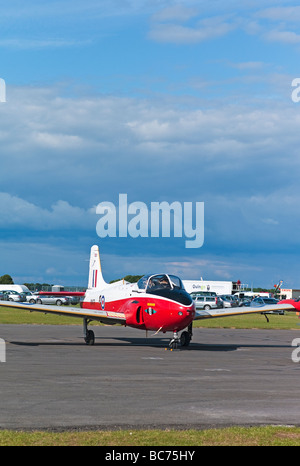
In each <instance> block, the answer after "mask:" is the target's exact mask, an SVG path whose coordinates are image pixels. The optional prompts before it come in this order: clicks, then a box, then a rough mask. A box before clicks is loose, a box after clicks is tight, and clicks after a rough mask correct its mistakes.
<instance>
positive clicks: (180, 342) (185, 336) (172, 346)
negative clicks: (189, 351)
mask: <svg viewBox="0 0 300 466" xmlns="http://www.w3.org/2000/svg"><path fill="white" fill-rule="evenodd" d="M192 336H193V323H191V324H190V325H189V326H188V329H187V331H186V330H185V331H184V332H182V334H181V335H180V337H179V336H178V332H177V330H174V331H173V338H172V339H171V340H170V343H169V348H166V349H169V350H171V351H173V350H176V349H178V347H183V346H189V344H190V341H191V339H192Z"/></svg>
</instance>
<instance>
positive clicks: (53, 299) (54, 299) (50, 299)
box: [29, 295, 69, 306]
mask: <svg viewBox="0 0 300 466" xmlns="http://www.w3.org/2000/svg"><path fill="white" fill-rule="evenodd" d="M29 302H30V303H32V302H35V303H37V304H56V305H57V306H62V305H63V304H69V299H68V298H67V297H66V296H50V295H34V297H33V296H31V297H30V300H29Z"/></svg>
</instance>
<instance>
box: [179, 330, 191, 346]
mask: <svg viewBox="0 0 300 466" xmlns="http://www.w3.org/2000/svg"><path fill="white" fill-rule="evenodd" d="M190 341H191V336H190V334H189V332H186V331H185V332H182V334H181V335H180V344H181V346H189V344H190Z"/></svg>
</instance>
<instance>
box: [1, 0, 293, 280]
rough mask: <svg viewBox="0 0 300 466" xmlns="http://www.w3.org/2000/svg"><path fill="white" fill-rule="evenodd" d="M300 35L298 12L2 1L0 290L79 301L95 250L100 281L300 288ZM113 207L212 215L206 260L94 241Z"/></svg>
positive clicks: (107, 0) (193, 252)
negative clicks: (12, 287)
mask: <svg viewBox="0 0 300 466" xmlns="http://www.w3.org/2000/svg"><path fill="white" fill-rule="evenodd" d="M299 20H300V6H298V5H297V2H295V1H292V0H291V1H284V0H281V1H276V0H275V1H274V0H272V2H271V1H268V0H260V1H256V0H252V1H251V2H250V1H247V0H245V1H243V2H238V1H236V0H226V1H221V0H214V1H211V2H206V1H201V0H197V1H196V0H184V1H180V0H178V1H177V0H85V2H82V1H79V0H72V1H71V0H60V1H43V2H42V1H38V0H27V1H26V2H23V1H20V0H11V1H10V2H9V3H7V2H5V3H4V2H3V1H0V78H1V79H3V80H4V81H5V84H6V101H5V102H0V122H1V126H0V264H1V266H0V275H3V274H6V273H8V274H10V275H11V276H12V277H13V279H14V281H15V283H24V282H41V283H44V282H45V283H51V284H62V285H65V286H69V285H74V286H76V285H78V286H86V285H87V278H88V260H89V251H90V247H91V246H92V245H93V244H98V245H99V248H100V254H101V262H102V269H103V274H104V278H105V279H106V280H107V281H110V280H113V279H117V278H121V277H123V276H124V275H127V274H132V275H136V274H146V273H160V272H169V273H173V274H177V275H179V276H180V277H181V278H183V279H195V280H196V279H200V277H202V278H203V279H206V280H230V281H236V280H240V281H241V282H242V283H244V284H248V285H249V286H254V287H255V286H262V287H268V288H271V287H273V286H274V284H275V283H277V282H278V281H279V280H283V287H285V288H300V272H299V267H298V264H299V260H300V221H299V214H300V212H299V204H300V193H299V180H300V158H299V147H300V144H299V143H300V136H299V127H300V102H297V101H295V99H292V92H293V90H295V88H293V86H292V81H293V80H294V79H295V78H298V77H300V66H299V63H300V21H299ZM296 90H297V89H296ZM299 95H300V92H299ZM120 194H126V195H127V199H128V204H131V203H134V202H141V203H144V204H145V205H146V206H147V207H148V209H149V212H150V210H151V203H154V202H164V201H165V202H168V203H169V204H171V203H173V202H179V203H181V205H182V206H183V205H184V203H185V202H189V203H192V205H193V206H195V205H196V203H197V202H199V203H200V202H202V203H204V243H203V245H202V246H201V247H198V248H186V247H185V239H186V238H177V237H174V235H173V234H172V231H171V234H170V237H163V236H162V235H160V236H159V237H155V238H153V237H151V235H150V234H149V236H148V237H137V238H133V237H130V236H128V237H119V236H118V231H117V235H116V237H110V236H106V237H101V238H100V237H99V235H98V233H97V229H96V228H97V222H98V221H99V219H100V216H99V214H97V206H98V205H99V203H102V202H110V203H112V204H113V205H115V206H116V212H118V202H119V195H120ZM194 223H195V218H194Z"/></svg>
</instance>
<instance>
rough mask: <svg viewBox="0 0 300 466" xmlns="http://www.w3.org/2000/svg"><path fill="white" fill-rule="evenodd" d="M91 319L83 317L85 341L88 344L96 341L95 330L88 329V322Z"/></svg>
mask: <svg viewBox="0 0 300 466" xmlns="http://www.w3.org/2000/svg"><path fill="white" fill-rule="evenodd" d="M90 322H91V321H90V320H88V319H86V318H84V319H83V336H84V341H85V342H86V344H87V345H90V346H91V345H93V344H94V343H95V334H94V332H93V330H89V329H88V324H89V323H90Z"/></svg>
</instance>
